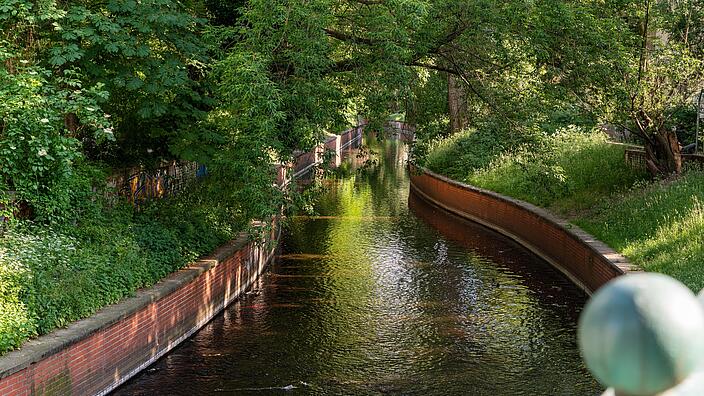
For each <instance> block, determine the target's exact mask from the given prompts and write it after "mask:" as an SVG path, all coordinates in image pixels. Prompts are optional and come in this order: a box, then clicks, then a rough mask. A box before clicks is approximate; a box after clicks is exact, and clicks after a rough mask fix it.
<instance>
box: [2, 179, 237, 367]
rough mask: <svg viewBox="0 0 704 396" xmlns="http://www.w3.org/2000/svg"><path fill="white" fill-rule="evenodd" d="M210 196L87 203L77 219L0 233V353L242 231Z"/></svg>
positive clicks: (84, 313) (116, 297)
mask: <svg viewBox="0 0 704 396" xmlns="http://www.w3.org/2000/svg"><path fill="white" fill-rule="evenodd" d="M206 195H207V194H201V193H199V192H198V191H197V188H196V189H195V191H192V192H191V193H184V194H182V195H179V196H178V197H175V198H169V199H165V200H162V201H160V202H158V203H156V204H153V205H151V206H148V207H145V208H142V209H141V210H140V211H135V210H133V208H132V207H131V206H128V205H116V206H113V207H111V208H99V207H95V206H93V207H91V205H88V209H89V210H88V211H87V212H86V213H83V214H82V215H81V216H80V218H79V221H78V223H76V224H72V225H64V226H52V227H49V226H47V225H44V224H37V225H35V224H31V223H29V222H21V223H19V224H15V225H14V226H12V227H11V228H10V229H9V230H7V231H6V232H5V233H4V234H3V235H2V236H1V237H0V312H1V314H0V355H1V354H3V353H5V352H7V351H9V350H12V349H16V348H19V347H20V346H21V345H22V343H23V342H24V341H26V340H27V339H29V338H32V337H36V336H38V335H42V334H45V333H48V332H50V331H51V330H53V329H55V328H57V327H64V326H66V325H68V324H69V323H71V322H72V321H75V320H78V319H81V318H85V317H87V316H90V315H92V314H93V313H94V312H95V311H97V310H98V309H100V308H102V307H104V306H106V305H108V304H112V303H116V302H118V301H120V300H121V299H123V298H125V297H127V296H129V295H131V294H133V293H134V292H135V290H137V289H138V288H141V287H146V286H150V285H152V284H154V283H155V282H157V281H159V280H160V279H162V278H163V277H165V276H166V275H168V274H170V273H171V272H173V271H175V270H178V269H179V268H182V267H183V266H184V265H185V264H187V263H188V262H190V261H192V260H194V259H196V258H197V257H199V256H202V255H204V254H207V253H210V252H211V251H212V250H214V249H215V248H216V247H217V246H218V245H220V244H222V243H223V242H225V241H227V240H229V239H230V238H232V237H233V236H235V235H236V234H237V233H238V231H239V230H242V229H243V227H244V223H243V221H242V219H241V218H240V217H238V215H237V213H233V211H232V210H231V209H229V208H226V207H224V205H220V204H218V203H217V202H216V200H212V199H207V198H205V196H206ZM83 209H85V208H83ZM77 210H78V208H77Z"/></svg>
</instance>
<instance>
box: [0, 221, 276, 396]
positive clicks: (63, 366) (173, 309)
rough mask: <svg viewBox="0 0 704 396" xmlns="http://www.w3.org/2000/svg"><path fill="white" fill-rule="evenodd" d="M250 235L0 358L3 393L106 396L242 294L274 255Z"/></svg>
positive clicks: (267, 245) (268, 245)
mask: <svg viewBox="0 0 704 396" xmlns="http://www.w3.org/2000/svg"><path fill="white" fill-rule="evenodd" d="M277 233H278V230H276V231H274V230H272V232H271V234H270V235H269V242H270V243H261V242H260V243H256V242H250V241H249V240H248V238H247V236H246V235H242V236H241V237H240V238H238V239H237V240H235V241H232V242H231V243H229V244H227V245H225V246H223V247H221V248H220V249H218V250H217V251H216V252H215V253H214V254H213V255H212V256H211V257H208V258H206V259H203V260H200V261H198V262H196V263H194V264H193V265H192V266H190V267H189V268H186V269H184V270H181V271H178V272H176V273H174V274H172V275H171V276H169V277H167V278H166V279H164V280H163V281H161V282H159V283H158V284H157V285H155V286H154V287H152V288H150V289H146V290H141V291H139V292H137V294H136V296H135V297H132V298H129V299H127V300H125V301H123V302H121V303H119V304H116V305H112V306H109V307H106V308H104V309H102V310H101V311H99V312H98V313H97V314H95V315H93V316H91V317H90V318H87V319H84V320H81V321H78V322H75V323H73V324H71V325H70V326H69V327H68V328H66V329H61V330H57V331H54V332H52V333H50V334H48V335H45V336H42V337H40V338H38V339H35V340H32V341H29V342H27V343H26V344H25V345H23V346H22V349H20V350H18V351H13V352H10V353H9V354H7V355H5V356H3V357H1V358H0V395H7V396H20V395H23V396H29V395H71V394H72V395H102V394H106V393H108V392H109V391H111V390H113V389H115V388H116V387H117V386H119V385H120V384H122V383H123V382H125V381H126V380H127V379H129V378H130V377H132V376H134V375H135V374H137V373H138V372H139V371H141V370H142V369H144V368H145V367H147V366H148V365H149V364H151V363H153V362H154V361H156V360H157V359H158V358H159V357H161V356H162V355H164V354H165V353H166V352H168V351H170V350H171V349H173V348H174V347H175V346H176V345H178V344H179V343H180V342H181V341H183V340H185V339H187V338H188V337H189V336H191V335H192V334H193V333H195V332H196V331H197V330H198V329H200V328H201V327H202V326H203V325H205V324H206V323H207V322H208V321H210V319H212V318H213V317H214V316H215V315H216V314H217V313H219V312H220V311H221V310H222V309H223V308H224V307H226V306H227V305H228V304H229V303H230V302H231V301H232V300H234V299H235V298H237V297H238V296H240V295H241V294H242V292H244V291H245V290H246V289H247V288H248V287H249V286H250V285H251V283H252V282H253V281H254V280H255V279H256V278H257V277H258V276H259V274H260V273H261V272H262V270H263V269H264V267H265V266H266V264H267V263H268V262H269V260H270V259H271V258H272V257H273V254H274V244H273V243H272V241H275V240H276V239H278V234H277Z"/></svg>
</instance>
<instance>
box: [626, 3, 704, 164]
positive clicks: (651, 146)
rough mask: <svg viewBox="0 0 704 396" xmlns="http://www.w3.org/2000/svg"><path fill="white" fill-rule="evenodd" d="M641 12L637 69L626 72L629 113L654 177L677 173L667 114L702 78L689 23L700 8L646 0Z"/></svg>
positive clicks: (676, 145) (677, 152) (703, 67)
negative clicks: (691, 39) (643, 145)
mask: <svg viewBox="0 0 704 396" xmlns="http://www.w3.org/2000/svg"><path fill="white" fill-rule="evenodd" d="M640 11H641V18H640V24H639V33H640V41H639V44H640V48H639V51H638V62H637V72H632V73H630V74H629V75H627V76H626V81H627V84H628V85H627V87H628V88H627V89H629V90H630V92H629V94H630V109H629V115H630V118H631V120H632V122H633V124H634V125H635V128H636V132H637V133H638V135H639V136H640V137H641V138H642V139H643V140H644V141H645V150H646V164H647V167H648V170H649V171H650V172H651V173H652V174H653V175H658V176H668V175H671V174H679V173H680V172H681V171H682V155H681V147H680V142H679V140H678V138H677V133H676V131H675V129H674V126H673V125H672V121H671V118H672V114H673V111H674V109H676V108H678V107H680V106H683V105H685V104H687V103H690V102H691V98H692V96H693V95H694V93H695V92H696V91H698V90H699V89H701V88H702V82H703V81H704V80H703V79H704V62H703V60H704V57H702V52H701V51H700V49H699V48H697V47H698V46H699V45H700V42H698V41H696V40H695V41H690V37H691V36H690V26H691V25H689V23H690V22H689V21H690V18H691V15H692V14H696V13H697V12H701V7H700V6H698V5H696V3H695V2H689V1H684V2H680V3H672V4H670V3H665V2H660V3H659V2H656V1H653V0H645V1H643V2H642V8H641V9H640ZM673 22H674V23H673ZM693 33H694V32H693Z"/></svg>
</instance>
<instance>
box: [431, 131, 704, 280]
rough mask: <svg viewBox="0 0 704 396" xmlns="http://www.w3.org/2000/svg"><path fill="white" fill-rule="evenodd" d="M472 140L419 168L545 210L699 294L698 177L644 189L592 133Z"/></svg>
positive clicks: (701, 186) (702, 247) (703, 234)
mask: <svg viewBox="0 0 704 396" xmlns="http://www.w3.org/2000/svg"><path fill="white" fill-rule="evenodd" d="M479 137H481V135H479V136H477V134H476V133H475V132H466V133H463V134H459V135H455V136H453V137H451V138H448V139H445V140H443V141H440V142H435V143H434V145H432V148H431V151H430V154H429V155H428V160H427V165H426V166H428V167H429V168H430V169H431V170H433V171H436V172H439V173H442V174H445V175H447V176H449V177H451V178H454V179H456V180H460V181H464V182H467V183H469V184H472V185H476V186H478V187H482V188H486V189H490V190H493V191H496V192H499V193H502V194H505V195H509V196H512V197H515V198H519V199H522V200H525V201H529V202H532V203H534V204H537V205H539V206H543V207H546V208H548V209H550V210H552V211H553V212H556V213H558V214H559V215H561V216H564V217H567V218H568V219H569V220H571V221H572V222H573V223H575V224H577V225H579V226H580V227H582V228H584V229H585V230H586V231H588V232H590V233H591V234H593V235H594V236H595V237H597V238H598V239H600V240H602V241H604V242H605V243H607V244H608V245H610V246H611V247H613V248H614V249H616V250H617V251H619V252H621V253H623V254H624V255H625V256H626V257H628V259H629V260H631V262H633V263H634V264H636V265H639V266H640V267H641V268H643V269H644V270H646V271H654V272H660V273H664V274H667V275H670V276H672V277H674V278H676V279H678V280H680V281H682V282H683V283H684V284H686V285H687V286H688V287H690V288H691V289H692V290H694V291H697V292H698V291H699V290H701V289H702V288H704V203H703V201H704V172H702V171H697V170H689V171H687V172H686V173H685V174H683V175H682V176H681V177H680V178H678V179H676V180H668V181H656V182H652V181H648V179H647V178H646V175H645V173H644V172H640V171H635V170H633V169H630V168H629V167H627V166H626V165H625V163H624V159H623V148H622V147H620V146H616V145H611V144H608V142H607V141H606V138H605V137H604V136H603V135H601V134H600V133H598V132H589V133H584V132H580V131H577V130H570V131H564V132H562V133H559V134H557V135H553V136H547V137H540V138H538V139H535V140H533V141H532V142H528V143H521V144H514V145H511V144H507V143H505V142H501V139H500V138H496V139H495V141H493V142H491V145H489V144H487V140H488V139H487V137H481V138H479ZM478 143H479V144H478ZM487 148H488V149H487Z"/></svg>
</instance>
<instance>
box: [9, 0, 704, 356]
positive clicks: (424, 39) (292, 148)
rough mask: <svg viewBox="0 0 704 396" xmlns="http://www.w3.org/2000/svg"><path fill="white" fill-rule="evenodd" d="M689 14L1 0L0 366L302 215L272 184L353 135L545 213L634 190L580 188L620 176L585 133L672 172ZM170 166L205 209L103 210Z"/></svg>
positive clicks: (615, 4) (369, 2)
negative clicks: (132, 173) (407, 138)
mask: <svg viewBox="0 0 704 396" xmlns="http://www.w3.org/2000/svg"><path fill="white" fill-rule="evenodd" d="M700 3H701V2H700V1H695V0H687V1H678V2H660V1H655V0H652V1H651V0H648V1H635V0H623V1H608V2H603V1H594V0H579V1H566V0H539V1H530V2H528V1H524V0H507V1H500V2H497V1H488V0H439V1H428V0H308V1H284V0H266V1H264V0H249V1H244V0H240V1H226V0H141V1H135V0H106V1H102V2H92V1H85V0H65V1H58V0H0V215H1V216H2V218H3V226H2V228H3V229H4V230H5V231H4V232H5V233H4V235H3V236H2V239H1V240H0V242H1V243H0V251H1V252H2V255H1V256H0V263H1V265H0V271H2V275H0V282H1V283H0V290H1V291H3V296H6V298H5V300H3V301H2V302H0V304H3V305H2V309H3V310H2V312H7V314H3V315H2V318H1V319H0V321H2V324H0V328H4V329H13V330H7V332H4V331H3V330H1V329H0V334H2V335H1V336H0V337H4V338H2V340H3V341H0V350H2V349H7V348H11V347H16V346H17V345H18V344H19V342H20V340H22V339H25V338H26V337H27V336H31V335H34V334H37V333H41V332H44V331H47V330H48V329H50V328H51V327H53V326H60V325H63V324H65V323H66V322H67V321H69V320H72V319H75V318H77V317H80V316H83V315H86V314H88V313H90V312H92V311H93V310H95V309H96V308H97V307H98V306H100V305H101V304H103V303H107V302H111V301H115V300H116V299H117V298H119V296H122V295H125V294H127V293H129V292H130V291H131V290H133V289H134V288H135V287H139V286H141V285H144V284H148V283H151V282H153V281H155V280H156V279H158V277H159V276H162V275H163V274H165V273H167V272H168V271H170V270H173V269H175V268H177V267H178V266H179V265H181V264H183V263H184V262H185V260H187V259H189V258H192V257H193V256H194V254H200V253H202V252H204V251H206V250H207V249H208V248H210V247H212V246H213V245H214V243H215V241H221V240H223V239H224V238H226V237H229V236H232V233H233V232H234V230H235V228H237V227H236V224H240V223H241V222H242V219H252V218H260V219H266V218H269V217H270V216H272V215H274V214H277V213H279V211H280V210H281V207H282V206H284V207H291V206H294V199H295V198H296V194H295V190H293V191H280V190H279V189H278V188H276V187H275V186H274V183H273V182H274V180H275V179H274V178H275V171H274V164H278V163H286V162H289V161H291V160H292V159H293V158H294V156H295V155H296V153H298V152H300V151H307V150H309V149H311V148H312V147H314V146H315V145H316V144H318V142H319V141H320V140H321V138H322V137H323V136H324V134H325V133H327V132H330V131H332V132H336V131H339V130H341V129H343V128H344V127H345V126H348V125H349V124H353V123H356V122H357V120H358V117H359V116H363V117H366V118H368V119H369V120H370V127H369V129H377V130H379V129H380V127H381V125H380V123H381V122H382V121H383V120H384V119H386V116H387V115H388V114H390V113H404V115H405V118H406V120H407V121H409V122H412V123H414V124H416V125H417V127H418V138H419V144H418V145H417V146H416V148H415V152H414V155H415V159H416V160H417V161H423V159H424V158H425V156H426V155H427V154H428V153H429V152H431V151H433V150H436V151H435V154H432V155H431V159H430V160H431V163H434V164H436V166H437V167H438V168H443V169H449V168H453V170H452V172H453V173H456V174H457V175H460V176H461V177H462V178H465V179H466V180H470V179H471V181H473V182H477V183H482V182H483V183H486V184H487V185H490V186H491V187H492V188H496V189H512V188H513V189H516V190H515V192H516V194H517V195H520V196H523V197H525V198H527V199H533V200H534V201H536V202H538V201H539V202H540V203H546V204H550V203H551V202H556V201H559V200H560V199H567V197H569V196H571V195H570V194H577V193H579V192H580V191H581V192H582V195H583V196H584V197H586V196H587V195H588V194H587V193H586V191H587V190H588V189H589V188H593V189H595V190H598V191H601V190H605V189H609V188H611V187H613V186H616V185H618V184H619V183H621V184H626V185H627V184H629V183H631V181H632V180H633V178H632V175H629V174H626V173H624V174H621V173H618V174H615V175H613V176H610V177H605V178H602V177H599V176H598V174H596V173H589V172H591V170H589V169H591V168H590V167H595V166H597V164H601V165H600V166H602V167H603V166H615V162H616V159H617V151H615V149H613V150H612V149H605V148H604V146H603V144H602V143H603V142H602V140H601V137H596V135H594V134H590V133H588V132H584V133H582V132H579V131H590V130H592V128H593V127H595V126H598V125H604V124H606V125H607V126H608V127H609V128H611V129H618V130H621V131H624V130H627V131H633V132H634V133H635V134H637V135H638V136H639V137H640V138H641V139H642V140H643V142H644V143H645V144H646V147H647V150H648V151H647V152H648V159H649V161H650V162H649V167H650V170H651V171H652V172H653V173H666V172H671V171H675V172H677V171H678V170H679V166H678V165H677V164H678V163H677V161H678V155H679V154H678V153H679V146H678V141H677V139H676V137H675V138H673V136H674V135H673V133H672V132H671V131H672V128H673V127H674V128H675V130H676V131H677V133H679V134H680V136H681V137H685V136H687V137H689V136H691V131H690V130H689V129H691V122H687V117H688V115H687V114H690V115H691V112H692V109H691V105H690V103H691V102H690V101H689V99H691V98H690V96H691V94H692V92H693V90H694V89H696V88H698V87H701V85H702V57H703V56H704V44H703V43H704V34H703V32H704V26H703V25H702V21H703V20H704V18H702V16H703V14H702V13H703V12H704V10H703V8H702V5H701V4H700ZM565 129H569V130H570V131H571V132H569V133H564V132H560V131H563V130H565ZM462 130H464V132H462ZM680 130H682V132H680ZM455 133H461V134H459V135H456V136H454V137H451V138H450V140H447V141H445V143H437V142H438V140H436V139H442V138H443V137H446V136H450V135H452V134H455ZM550 136H555V137H552V138H551V137H550ZM448 142H450V143H448ZM683 143H689V142H688V141H684V142H683ZM437 144H440V146H437V147H436V145H437ZM571 145H573V146H574V147H572V146H571ZM580 150H584V151H580ZM442 153H445V154H442ZM585 153H586V154H585ZM581 159H584V160H585V161H586V162H585V161H582V162H584V163H583V164H582V162H580V161H581ZM173 160H185V161H196V162H199V163H202V164H205V165H206V166H207V168H208V174H209V176H208V178H206V180H205V181H203V183H200V184H194V185H193V186H192V188H193V189H196V190H197V191H199V192H200V194H201V196H202V197H208V200H206V201H203V202H201V201H198V200H195V198H187V197H183V198H178V199H177V200H174V201H169V202H164V203H161V204H159V205H157V206H156V207H155V208H143V209H142V210H134V209H133V208H129V207H122V206H121V205H120V204H119V203H117V204H115V203H114V202H110V203H109V204H106V203H105V202H104V201H105V200H104V197H105V196H106V194H105V192H104V185H105V175H106V174H109V173H111V172H112V171H114V170H116V169H119V168H123V167H129V166H142V167H145V168H152V167H156V166H159V165H160V164H162V163H164V162H165V161H173ZM587 160H588V161H587ZM599 161H602V162H599ZM579 164H582V165H579ZM538 187H539V188H538ZM107 195H109V194H107ZM545 197H549V198H545ZM543 198H545V200H543ZM585 199H586V198H585ZM174 205H175V206H174ZM174 207H177V208H178V209H174ZM199 208H201V209H199ZM201 210H202V212H200V211H201ZM185 213H196V215H188V216H186V215H184V214H185ZM206 219H207V220H206ZM208 221H210V222H212V221H214V222H216V223H217V224H223V228H220V227H215V228H214V229H210V228H208V227H206V226H205V225H206V224H208ZM201 238H202V239H201ZM37 255H42V256H45V257H47V260H45V261H44V260H39V259H36V257H38V256H37ZM118 259H119V260H118ZM118 261H119V262H118ZM49 279H52V280H53V279H59V281H57V282H56V285H54V286H52V285H50V283H51V282H50V281H49ZM62 285H65V287H64V286H62ZM62 288H63V289H62ZM88 289H90V290H94V289H95V290H99V292H96V293H97V294H93V292H92V291H88ZM8 307H14V308H13V309H10V308H8Z"/></svg>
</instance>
